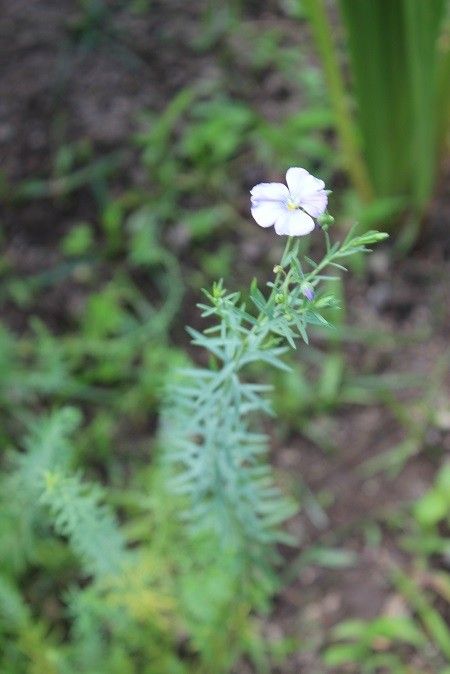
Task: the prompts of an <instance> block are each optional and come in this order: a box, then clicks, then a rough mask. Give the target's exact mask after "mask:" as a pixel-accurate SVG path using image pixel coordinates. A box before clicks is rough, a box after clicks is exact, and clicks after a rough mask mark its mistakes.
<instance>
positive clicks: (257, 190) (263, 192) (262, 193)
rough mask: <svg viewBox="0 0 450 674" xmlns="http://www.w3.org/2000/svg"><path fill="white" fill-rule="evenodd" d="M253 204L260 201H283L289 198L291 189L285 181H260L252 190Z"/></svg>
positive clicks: (255, 204)
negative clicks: (284, 183)
mask: <svg viewBox="0 0 450 674" xmlns="http://www.w3.org/2000/svg"><path fill="white" fill-rule="evenodd" d="M250 194H251V195H252V205H253V206H257V205H258V204H259V202H260V201H281V202H283V203H286V202H287V201H288V199H289V190H288V188H287V187H286V185H283V183H259V185H255V187H253V189H251V190H250Z"/></svg>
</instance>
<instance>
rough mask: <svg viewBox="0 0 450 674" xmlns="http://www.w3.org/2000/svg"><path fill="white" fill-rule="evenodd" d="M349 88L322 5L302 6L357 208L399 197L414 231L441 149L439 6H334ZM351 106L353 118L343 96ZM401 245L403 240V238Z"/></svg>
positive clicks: (445, 46) (445, 114) (444, 51)
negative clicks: (344, 48)
mask: <svg viewBox="0 0 450 674" xmlns="http://www.w3.org/2000/svg"><path fill="white" fill-rule="evenodd" d="M339 5H340V9H341V17H342V20H343V23H344V27H345V31H346V37H347V55H348V58H349V61H350V66H351V71H352V84H351V87H350V89H349V88H348V87H347V85H346V83H345V82H344V78H343V75H342V72H341V68H340V58H341V55H340V53H339V51H338V50H337V47H336V45H335V44H334V41H333V37H332V36H333V33H334V27H333V24H332V21H331V19H330V18H329V17H328V16H327V12H326V9H325V3H324V1H323V0H305V1H304V7H305V9H306V10H307V15H308V18H309V20H310V23H311V28H312V31H313V35H314V39H315V43H316V46H317V49H318V51H319V54H320V56H321V59H322V63H323V67H324V71H325V75H326V79H327V83H328V89H329V96H330V101H331V104H332V107H333V110H334V114H335V124H336V128H337V131H338V133H339V136H340V141H341V147H342V153H343V160H344V164H345V166H346V168H347V170H348V172H349V176H350V178H351V180H352V182H353V184H354V186H355V188H356V190H357V191H358V194H359V196H360V198H361V200H362V201H363V202H366V203H367V202H372V201H373V200H374V199H377V200H378V199H381V200H382V201H383V200H386V199H392V198H399V197H402V198H403V199H405V202H404V204H403V205H401V202H399V207H400V208H402V209H406V211H407V212H409V214H410V216H411V217H410V220H409V225H408V233H409V237H408V238H409V239H410V240H411V239H412V238H413V237H414V235H415V233H416V229H417V226H418V223H419V220H420V217H421V215H422V214H423V212H424V209H425V208H426V206H427V203H428V201H429V199H430V197H431V195H432V191H433V188H434V186H435V183H436V175H437V168H438V164H439V160H440V158H441V157H442V155H443V154H444V153H445V151H446V148H448V131H449V120H450V101H449V93H448V92H449V86H448V82H449V81H450V49H449V40H448V34H449V26H450V24H449V16H448V2H446V0H433V1H432V2H422V0H367V1H365V2H354V1H353V0H340V3H339ZM350 94H351V95H352V96H353V98H354V100H355V102H356V111H355V114H353V110H352V108H351V104H350V101H349V95H350ZM405 242H406V240H405Z"/></svg>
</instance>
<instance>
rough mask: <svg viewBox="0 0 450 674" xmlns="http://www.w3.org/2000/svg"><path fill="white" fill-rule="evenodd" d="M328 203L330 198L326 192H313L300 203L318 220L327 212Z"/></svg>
mask: <svg viewBox="0 0 450 674" xmlns="http://www.w3.org/2000/svg"><path fill="white" fill-rule="evenodd" d="M327 203H328V196H327V193H326V192H325V190H319V191H318V192H313V193H312V194H309V195H308V196H306V197H303V198H302V199H301V201H300V206H301V207H302V208H303V209H304V210H305V211H306V212H307V213H309V214H310V215H312V216H313V218H318V217H319V215H322V213H324V212H325V210H326V207H327Z"/></svg>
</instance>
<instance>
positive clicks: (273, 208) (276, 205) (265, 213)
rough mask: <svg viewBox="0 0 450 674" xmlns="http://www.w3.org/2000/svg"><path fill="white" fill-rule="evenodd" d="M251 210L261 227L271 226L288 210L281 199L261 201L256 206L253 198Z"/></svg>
mask: <svg viewBox="0 0 450 674" xmlns="http://www.w3.org/2000/svg"><path fill="white" fill-rule="evenodd" d="M251 211H252V216H253V217H254V219H255V220H256V222H257V223H258V225H260V226H261V227H271V226H272V225H273V224H274V223H275V221H276V220H277V219H278V218H280V217H282V216H283V215H284V214H285V213H286V212H287V210H286V208H285V207H284V206H283V204H281V203H280V202H279V201H259V202H257V205H256V206H254V205H253V199H252V209H251Z"/></svg>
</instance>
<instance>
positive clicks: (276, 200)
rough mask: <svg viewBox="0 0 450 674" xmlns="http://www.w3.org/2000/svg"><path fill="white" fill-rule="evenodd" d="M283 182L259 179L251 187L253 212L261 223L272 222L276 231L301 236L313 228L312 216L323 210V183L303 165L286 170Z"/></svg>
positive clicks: (326, 197)
mask: <svg viewBox="0 0 450 674" xmlns="http://www.w3.org/2000/svg"><path fill="white" fill-rule="evenodd" d="M286 182H287V187H286V185H283V183H259V185H255V187H254V188H253V189H252V190H250V194H251V210H252V216H253V217H254V219H255V220H256V222H257V223H258V225H260V226H261V227H271V226H272V225H275V231H276V233H277V234H284V235H286V236H304V235H305V234H309V233H310V232H312V230H313V229H314V226H315V225H314V220H313V218H318V217H319V216H320V215H322V213H324V211H325V209H326V207H327V202H328V196H327V191H326V190H325V189H324V187H325V183H324V182H323V180H319V178H314V176H312V175H311V174H310V173H308V171H307V170H306V169H304V168H298V167H293V168H290V169H288V170H287V173H286Z"/></svg>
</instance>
